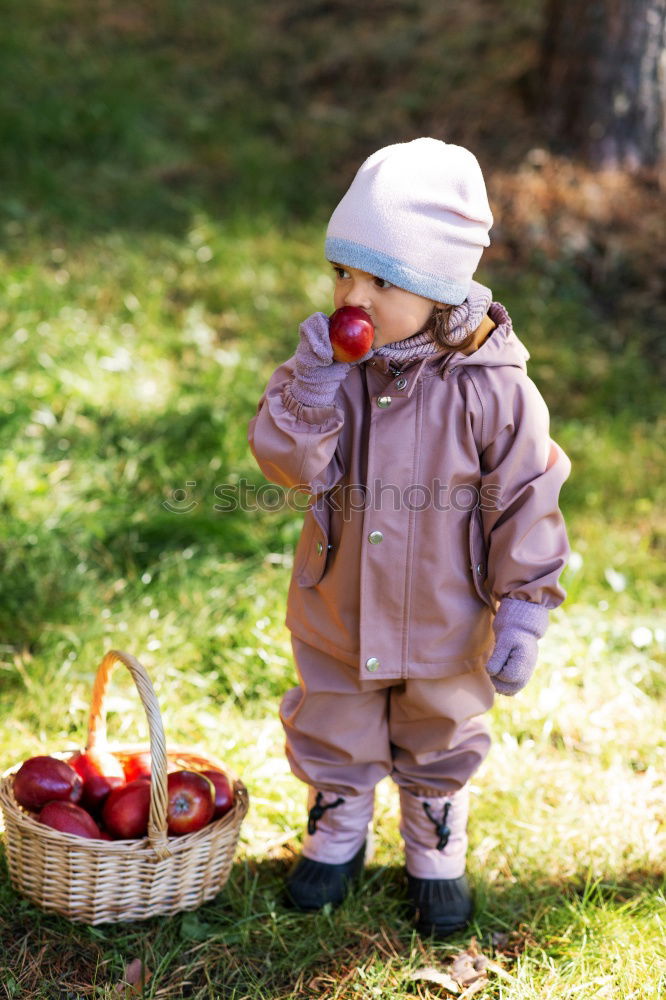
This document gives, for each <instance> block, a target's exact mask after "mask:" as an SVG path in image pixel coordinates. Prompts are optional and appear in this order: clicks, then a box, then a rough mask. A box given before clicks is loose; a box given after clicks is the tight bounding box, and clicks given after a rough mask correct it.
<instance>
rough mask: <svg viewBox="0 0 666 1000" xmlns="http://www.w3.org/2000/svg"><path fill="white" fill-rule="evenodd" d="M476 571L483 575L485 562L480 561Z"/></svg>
mask: <svg viewBox="0 0 666 1000" xmlns="http://www.w3.org/2000/svg"><path fill="white" fill-rule="evenodd" d="M476 572H477V573H478V574H479V576H481V575H482V574H483V563H479V564H478V566H477V567H476Z"/></svg>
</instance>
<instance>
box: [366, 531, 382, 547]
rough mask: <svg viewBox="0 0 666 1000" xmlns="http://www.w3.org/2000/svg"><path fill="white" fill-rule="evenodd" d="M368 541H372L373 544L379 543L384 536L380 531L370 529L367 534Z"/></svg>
mask: <svg viewBox="0 0 666 1000" xmlns="http://www.w3.org/2000/svg"><path fill="white" fill-rule="evenodd" d="M368 541H369V542H372V544H373V545H379V543H380V542H383V541H384V536H383V534H382V533H381V531H371V532H370V534H369V535H368Z"/></svg>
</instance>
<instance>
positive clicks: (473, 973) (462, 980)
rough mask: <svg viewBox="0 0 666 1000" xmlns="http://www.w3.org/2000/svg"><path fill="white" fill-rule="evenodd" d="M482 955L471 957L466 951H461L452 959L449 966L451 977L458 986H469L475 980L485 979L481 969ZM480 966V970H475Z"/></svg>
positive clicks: (483, 969)
mask: <svg viewBox="0 0 666 1000" xmlns="http://www.w3.org/2000/svg"><path fill="white" fill-rule="evenodd" d="M483 959H484V956H483V955H471V954H470V953H469V952H468V951H461V952H460V954H459V955H456V957H455V958H454V959H453V964H452V965H451V975H452V976H453V978H454V979H455V981H456V982H457V983H458V984H459V985H460V986H469V985H470V984H471V983H475V982H476V981H477V979H484V980H485V979H486V978H487V977H486V973H485V968H484V967H483V961H482V960H483ZM477 965H481V968H477V967H476V966H477Z"/></svg>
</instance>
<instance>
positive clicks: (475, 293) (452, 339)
mask: <svg viewBox="0 0 666 1000" xmlns="http://www.w3.org/2000/svg"><path fill="white" fill-rule="evenodd" d="M491 302H492V292H491V291H490V289H489V288H486V287H485V285H480V284H479V282H478V281H472V284H471V286H470V290H469V294H468V296H467V298H466V299H465V301H464V302H463V303H462V304H461V305H459V306H454V307H453V309H452V311H451V315H450V317H449V334H448V336H447V338H446V343H447V344H448V345H449V346H450V347H453V348H455V347H457V345H458V344H461V343H462V342H463V340H465V338H466V337H467V336H469V334H470V333H472V332H473V331H474V330H476V328H477V326H479V324H480V323H481V321H482V319H483V317H484V316H485V315H486V313H487V312H488V307H489V306H490V303H491ZM441 350H442V348H441V347H440V346H439V344H436V343H435V341H434V340H433V339H432V337H431V335H430V334H429V333H427V332H423V331H421V332H420V333H415V334H414V335H413V336H411V337H407V339H406V340H398V341H395V342H394V343H393V344H384V346H383V347H379V348H378V349H377V350H376V351H375V354H379V355H381V356H382V357H385V358H388V359H389V361H392V362H393V363H394V364H395V365H397V366H398V367H399V368H401V367H402V366H403V365H404V364H406V363H407V362H408V361H415V360H420V359H421V358H427V357H429V355H431V354H437V353H438V352H440V351H441Z"/></svg>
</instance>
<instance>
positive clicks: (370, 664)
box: [365, 656, 379, 674]
mask: <svg viewBox="0 0 666 1000" xmlns="http://www.w3.org/2000/svg"><path fill="white" fill-rule="evenodd" d="M365 668H366V670H369V671H370V673H371V674H374V672H375V670H377V669H378V668H379V660H378V659H377V657H376V656H371V657H370V659H368V660H366V661H365Z"/></svg>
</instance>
